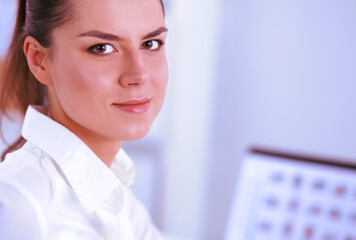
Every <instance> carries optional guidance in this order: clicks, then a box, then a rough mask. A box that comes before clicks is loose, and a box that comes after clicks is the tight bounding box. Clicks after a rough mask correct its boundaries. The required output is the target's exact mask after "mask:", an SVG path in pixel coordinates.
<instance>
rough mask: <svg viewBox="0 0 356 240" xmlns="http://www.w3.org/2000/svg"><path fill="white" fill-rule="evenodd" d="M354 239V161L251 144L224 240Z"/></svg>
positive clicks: (355, 189) (355, 239)
mask: <svg viewBox="0 0 356 240" xmlns="http://www.w3.org/2000/svg"><path fill="white" fill-rule="evenodd" d="M285 239H293V240H309V239H317V240H356V167H355V165H353V164H350V163H341V162H340V160H338V161H334V160H328V159H318V158H313V157H305V156H300V155H293V154H286V153H281V152H276V151H268V150H262V149H252V150H250V151H249V152H248V153H247V154H246V156H245V157H244V159H243V161H242V163H241V167H240V174H239V177H238V181H237V184H236V189H235V194H234V197H233V200H232V204H231V210H230V217H229V220H228V224H227V229H226V232H225V240H285Z"/></svg>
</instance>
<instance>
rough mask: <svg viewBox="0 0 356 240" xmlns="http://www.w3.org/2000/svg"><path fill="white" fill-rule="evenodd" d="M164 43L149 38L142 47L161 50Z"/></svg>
mask: <svg viewBox="0 0 356 240" xmlns="http://www.w3.org/2000/svg"><path fill="white" fill-rule="evenodd" d="M162 45H163V42H162V41H160V40H149V41H146V42H144V43H143V44H142V47H143V48H144V49H148V50H159V49H160V48H161V46H162Z"/></svg>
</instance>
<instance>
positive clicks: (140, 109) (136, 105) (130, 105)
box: [113, 98, 151, 113]
mask: <svg viewBox="0 0 356 240" xmlns="http://www.w3.org/2000/svg"><path fill="white" fill-rule="evenodd" d="M113 105H114V106H115V107H116V108H117V109H119V110H121V111H123V112H126V113H145V112H147V111H148V110H149V109H150V105H151V99H147V98H146V99H142V100H132V101H128V102H123V103H113Z"/></svg>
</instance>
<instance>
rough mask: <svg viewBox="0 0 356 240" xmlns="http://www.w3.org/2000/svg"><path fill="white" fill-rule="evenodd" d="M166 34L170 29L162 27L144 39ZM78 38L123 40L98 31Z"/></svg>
mask: <svg viewBox="0 0 356 240" xmlns="http://www.w3.org/2000/svg"><path fill="white" fill-rule="evenodd" d="M164 32H168V29H167V28H166V27H160V28H158V29H157V30H154V31H153V32H150V33H148V34H146V35H145V36H143V37H142V39H147V38H153V37H156V36H158V35H160V34H162V33H164ZM78 37H96V38H100V39H104V40H108V41H120V40H122V39H123V38H122V37H119V36H117V35H114V34H111V33H105V32H101V31H97V30H91V31H88V32H85V33H81V34H79V35H78Z"/></svg>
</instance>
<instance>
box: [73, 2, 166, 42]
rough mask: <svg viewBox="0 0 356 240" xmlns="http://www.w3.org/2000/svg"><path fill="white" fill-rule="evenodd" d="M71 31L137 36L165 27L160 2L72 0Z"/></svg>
mask: <svg viewBox="0 0 356 240" xmlns="http://www.w3.org/2000/svg"><path fill="white" fill-rule="evenodd" d="M72 3H73V5H72V11H73V19H72V21H71V22H70V23H68V25H70V26H69V28H70V29H71V30H73V31H89V30H98V31H104V32H110V33H118V34H120V35H122V34H139V33H143V34H145V33H147V32H149V31H152V29H157V28H158V27H161V26H164V14H163V9H162V5H161V2H160V1H159V0H72Z"/></svg>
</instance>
